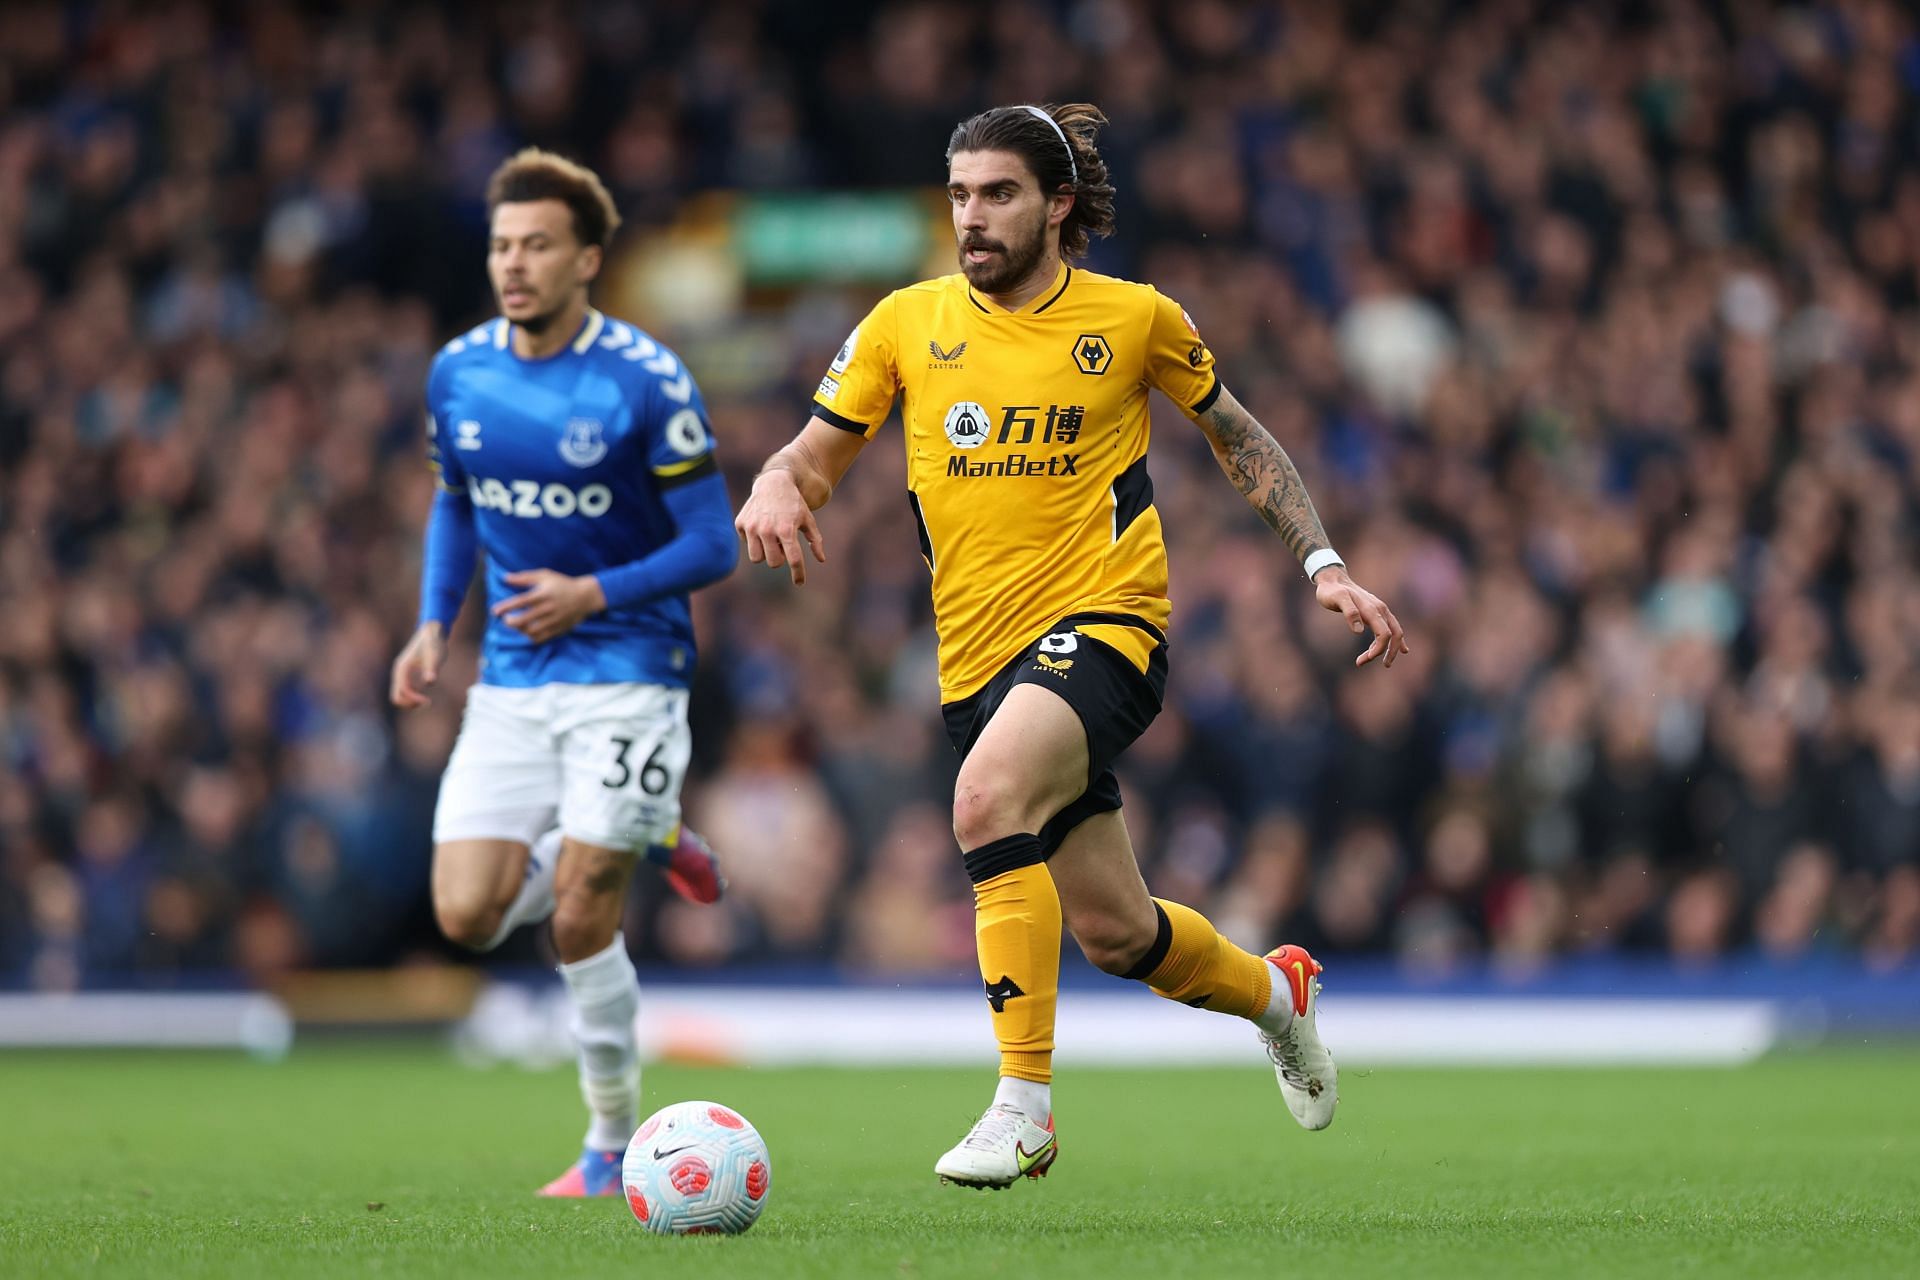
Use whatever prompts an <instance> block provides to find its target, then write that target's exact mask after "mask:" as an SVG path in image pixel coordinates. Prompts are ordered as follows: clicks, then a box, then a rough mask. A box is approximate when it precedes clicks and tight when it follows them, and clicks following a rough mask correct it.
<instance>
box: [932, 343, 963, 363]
mask: <svg viewBox="0 0 1920 1280" xmlns="http://www.w3.org/2000/svg"><path fill="white" fill-rule="evenodd" d="M966 349H967V344H966V343H964V342H963V343H961V344H960V345H959V346H957V347H955V348H954V349H953V350H951V351H942V350H941V349H940V344H939V343H937V342H934V341H932V340H931V339H929V340H928V342H927V350H928V351H930V352H932V353H933V358H934V359H935V360H937V361H939V362H940V363H941V364H952V363H954V362H955V361H957V360H959V359H960V357H961V356H962V355H963V354H964V353H965V352H966Z"/></svg>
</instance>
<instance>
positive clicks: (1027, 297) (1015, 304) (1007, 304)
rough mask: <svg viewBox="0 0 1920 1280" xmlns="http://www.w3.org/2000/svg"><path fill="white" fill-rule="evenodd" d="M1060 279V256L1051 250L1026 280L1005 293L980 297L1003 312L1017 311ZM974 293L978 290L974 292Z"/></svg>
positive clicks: (1042, 257)
mask: <svg viewBox="0 0 1920 1280" xmlns="http://www.w3.org/2000/svg"><path fill="white" fill-rule="evenodd" d="M1059 278H1060V255H1059V254H1058V253H1056V252H1054V251H1053V250H1052V249H1049V250H1047V252H1046V253H1044V254H1042V255H1041V258H1040V261H1039V262H1037V263H1035V264H1034V268H1033V270H1032V271H1031V272H1030V273H1028V275H1027V278H1026V279H1024V280H1022V281H1021V282H1020V283H1019V284H1018V285H1016V286H1015V287H1014V288H1012V289H1011V290H1009V291H1007V292H1006V293H983V294H981V296H982V297H984V298H986V299H987V300H988V301H990V302H992V303H993V305H994V306H996V307H999V308H1001V309H1002V310H1003V311H1018V310H1019V309H1020V308H1022V307H1024V306H1026V305H1027V304H1028V303H1029V302H1032V301H1033V300H1034V299H1035V298H1037V297H1039V296H1040V295H1041V294H1042V293H1045V292H1046V291H1047V290H1048V289H1050V288H1052V287H1053V282H1054V281H1055V280H1057V279H1059ZM975 292H976V293H978V292H979V290H975Z"/></svg>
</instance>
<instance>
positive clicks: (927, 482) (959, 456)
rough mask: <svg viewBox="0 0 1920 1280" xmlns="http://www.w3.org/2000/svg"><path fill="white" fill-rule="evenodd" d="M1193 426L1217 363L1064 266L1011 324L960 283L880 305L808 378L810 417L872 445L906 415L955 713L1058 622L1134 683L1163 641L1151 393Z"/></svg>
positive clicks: (944, 676)
mask: <svg viewBox="0 0 1920 1280" xmlns="http://www.w3.org/2000/svg"><path fill="white" fill-rule="evenodd" d="M1152 387H1158V388H1160V389H1161V390H1162V391H1164V392H1166V394H1167V395H1168V396H1169V397H1171V398H1172V400H1173V402H1174V403H1175V404H1178V405H1179V406H1180V407H1181V408H1183V409H1185V410H1186V411H1187V412H1188V413H1189V414H1192V415H1194V416H1198V415H1199V414H1200V413H1202V412H1204V411H1205V410H1206V408H1207V406H1208V405H1210V404H1212V403H1213V400H1214V398H1215V397H1216V396H1217V395H1218V394H1219V380H1218V378H1217V377H1216V375H1215V373H1214V368H1213V353H1212V352H1210V351H1208V350H1207V346H1206V344H1205V343H1204V342H1202V341H1201V340H1200V335H1199V333H1198V331H1197V330H1196V329H1195V328H1194V326H1193V322H1192V321H1191V320H1189V319H1188V318H1187V314H1186V312H1184V311H1182V310H1181V309H1180V307H1179V305H1178V304H1177V303H1175V302H1173V301H1172V300H1171V299H1169V298H1165V297H1162V296H1161V295H1160V294H1159V293H1158V292H1156V291H1155V290H1154V289H1153V288H1152V287H1151V286H1148V285H1142V284H1133V283H1131V282H1129V281H1125V280H1115V279H1112V278H1111V277H1108V276H1101V275H1095V274H1093V273H1092V272H1088V271H1076V270H1074V269H1073V268H1071V267H1065V266H1063V267H1062V268H1061V271H1060V273H1059V274H1058V275H1057V276H1056V277H1055V279H1054V282H1053V284H1052V285H1050V286H1049V287H1048V288H1046V289H1044V290H1042V291H1041V293H1040V294H1039V296H1037V297H1036V298H1034V299H1033V301H1031V302H1030V303H1028V304H1027V305H1026V306H1024V307H1022V308H1020V309H1019V310H1018V311H1007V310H1004V309H1002V308H1000V307H998V306H996V305H995V304H994V303H993V302H991V301H989V300H988V299H987V298H985V297H983V296H981V295H980V294H978V293H976V292H974V290H973V289H972V288H971V287H970V286H969V285H968V284H967V281H966V277H964V276H961V275H951V276H943V277H941V278H940V279H938V280H929V281H926V282H924V283H922V284H916V285H912V286H909V287H908V288H905V289H900V290H898V291H896V292H894V293H892V294H890V295H888V296H887V297H885V298H883V299H881V300H880V303H879V304H878V305H877V306H875V307H874V309H873V310H872V312H870V313H869V314H868V316H867V318H866V319H865V320H862V321H861V322H860V326H859V327H858V328H857V329H855V330H854V331H853V333H852V335H851V336H849V337H848V338H847V341H846V345H845V346H843V347H841V349H840V353H839V354H838V355H837V356H835V357H834V360H833V364H832V367H830V368H829V369H828V370H827V374H826V376H825V377H824V378H822V379H821V380H820V387H819V391H818V392H817V394H816V395H815V397H814V412H815V413H816V414H818V415H819V416H820V417H821V418H823V419H825V420H826V421H828V422H830V423H832V424H833V425H835V426H837V427H841V428H843V429H845V430H848V431H855V432H859V433H860V434H861V435H863V436H867V437H869V438H871V437H872V436H873V434H874V433H875V432H876V431H877V430H879V428H880V424H881V423H883V422H885V421H886V418H887V414H888V412H889V411H890V410H891V409H892V407H893V398H894V396H895V394H897V393H900V392H904V393H905V395H906V399H905V402H904V405H903V407H902V411H901V416H902V418H903V419H904V421H905V423H906V446H907V474H908V488H909V493H908V499H909V501H910V502H911V503H912V506H913V511H914V515H915V517H916V518H917V520H918V521H919V525H920V550H921V553H922V554H923V555H924V556H925V557H926V561H927V565H928V567H929V568H930V569H931V570H932V571H933V611H934V620H935V623H936V625H937V626H938V628H939V632H940V696H941V700H942V701H943V702H952V701H954V700H956V699H959V698H964V697H966V696H967V695H968V694H971V693H973V692H974V691H976V690H977V689H979V688H980V687H981V686H982V685H984V684H986V683H987V681H988V680H989V679H991V678H992V676H993V674H994V673H995V672H996V671H997V670H999V668H1000V667H1001V666H1003V665H1004V664H1005V663H1007V662H1009V661H1011V660H1012V658H1013V657H1014V655H1015V654H1017V653H1019V651H1020V650H1021V649H1022V648H1024V647H1025V646H1027V645H1029V644H1031V643H1032V642H1033V640H1034V637H1036V636H1038V635H1041V634H1042V633H1044V632H1045V631H1046V629H1047V628H1048V627H1049V626H1051V625H1052V624H1053V623H1054V622H1057V621H1058V620H1060V619H1061V618H1064V617H1066V616H1067V615H1068V614H1079V613H1110V614H1124V615H1129V617H1130V618H1132V619H1137V620H1139V622H1140V623H1144V624H1145V625H1144V626H1141V627H1139V628H1138V629H1135V628H1133V627H1130V626H1128V625H1127V623H1126V620H1125V619H1116V623H1115V625H1114V626H1112V627H1110V628H1109V627H1099V626H1096V627H1093V628H1087V627H1082V628H1081V629H1082V630H1086V631H1089V632H1090V633H1094V634H1096V635H1097V638H1099V639H1101V640H1103V641H1106V642H1108V643H1110V644H1112V645H1113V646H1114V647H1115V648H1118V649H1120V650H1121V652H1123V653H1126V654H1127V656H1128V657H1129V658H1131V659H1133V661H1134V663H1135V665H1137V666H1139V667H1141V668H1142V669H1143V670H1144V669H1145V666H1146V661H1147V654H1148V653H1149V652H1150V651H1151V649H1152V646H1153V643H1154V639H1153V635H1152V633H1153V632H1156V631H1159V630H1161V629H1164V628H1165V626H1166V624H1167V618H1168V615H1169V613H1170V612H1171V608H1170V606H1169V604H1168V602H1167V553H1166V545H1165V543H1164V542H1163V541H1162V539H1161V531H1160V515H1159V513H1158V512H1157V511H1155V510H1154V508H1153V486H1152V484H1151V482H1150V481H1149V480H1148V479H1147V464H1146V453H1147V392H1148V390H1149V388H1152Z"/></svg>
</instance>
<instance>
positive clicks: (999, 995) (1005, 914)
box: [967, 835, 1060, 1084]
mask: <svg viewBox="0 0 1920 1280" xmlns="http://www.w3.org/2000/svg"><path fill="white" fill-rule="evenodd" d="M1008 840H1015V841H1032V843H1033V848H1032V850H1031V851H1030V852H1031V854H1032V856H1033V857H1034V858H1035V861H1033V862H1030V863H1025V864H1024V865H1020V866H1015V867H1013V868H1012V869H1011V870H1006V871H1000V872H998V873H997V874H989V875H988V876H987V878H986V879H984V880H977V881H975V882H974V886H973V906H974V918H973V923H974V930H973V932H974V942H975V944H976V946H977V947H978V948H979V954H980V977H981V979H982V980H983V981H984V982H985V983H986V988H987V1003H988V1004H989V1005H990V1006H991V1008H992V1009H993V1034H994V1037H995V1038H996V1039H997V1040H999V1041H1000V1074H1001V1075H1003V1076H1014V1077H1016V1078H1017V1079H1021V1080H1031V1081H1033V1082H1034V1083H1036V1084H1047V1083H1050V1082H1051V1081H1052V1079H1053V1020H1054V1010H1055V1009H1056V1008H1057V1007H1058V1005H1059V1003H1060V894H1059V891H1058V890H1056V889H1055V888H1054V886H1053V876H1052V875H1051V874H1050V873H1049V872H1048V871H1047V867H1046V864H1045V863H1044V862H1041V861H1039V860H1038V856H1039V850H1040V842H1039V840H1038V839H1037V838H1036V837H1034V836H1031V835H1028V836H1024V837H1022V836H1012V837H1009V838H1008ZM1007 843H1008V841H1007V840H998V841H995V842H994V843H993V844H992V845H988V846H985V847H984V848H983V849H979V850H975V851H973V853H969V854H968V855H967V858H968V866H969V867H970V868H972V867H976V866H978V865H980V860H979V859H976V857H975V855H976V854H983V853H989V852H998V853H1001V854H1003V855H1004V854H1005V853H1006V852H1007V851H1006V850H1002V849H1000V846H1003V845H1006V844H1007ZM1028 852H1029V851H1027V850H1025V849H1024V846H1022V849H1021V850H1019V851H1018V852H1017V854H1016V856H1026V854H1027V853H1028ZM998 861H1001V862H1002V863H1003V864H1004V857H1003V858H1001V859H998Z"/></svg>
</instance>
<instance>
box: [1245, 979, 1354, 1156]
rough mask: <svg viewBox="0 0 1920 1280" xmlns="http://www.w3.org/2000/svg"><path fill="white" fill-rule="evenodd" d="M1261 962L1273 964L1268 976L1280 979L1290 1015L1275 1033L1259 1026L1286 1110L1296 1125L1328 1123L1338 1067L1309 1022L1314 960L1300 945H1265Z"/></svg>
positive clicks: (1314, 994) (1316, 998) (1314, 1004)
mask: <svg viewBox="0 0 1920 1280" xmlns="http://www.w3.org/2000/svg"><path fill="white" fill-rule="evenodd" d="M1267 963H1268V964H1270V965H1272V966H1273V967H1274V968H1275V969H1276V970H1278V972H1277V973H1276V974H1275V977H1274V981H1275V982H1285V983H1286V991H1287V994H1288V995H1289V996H1291V998H1292V1003H1293V1017H1292V1018H1291V1019H1290V1020H1289V1021H1288V1023H1287V1026H1286V1029H1285V1030H1284V1031H1281V1032H1278V1033H1277V1034H1269V1033H1268V1032H1267V1031H1266V1030H1264V1029H1262V1031H1261V1032H1260V1040H1261V1042H1262V1043H1263V1044H1265V1045H1266V1046H1267V1057H1268V1058H1270V1059H1272V1060H1273V1074H1274V1077H1275V1078H1276V1079H1277V1080H1279V1081H1280V1096H1281V1097H1282V1098H1285V1099H1286V1102H1287V1110H1289V1111H1291V1112H1293V1118H1294V1119H1295V1120H1298V1121H1299V1122H1300V1127H1301V1128H1303V1129H1324V1128H1326V1127H1327V1126H1328V1125H1330V1124H1332V1123H1333V1109H1334V1107H1335V1106H1336V1105H1337V1104H1338V1103H1339V1101H1340V1072H1339V1070H1338V1068H1336V1067H1335V1066H1334V1065H1333V1055H1332V1054H1330V1053H1328V1052H1327V1046H1326V1045H1324V1044H1322V1043H1321V1042H1320V1032H1319V1031H1318V1030H1317V1029H1316V1028H1315V1027H1314V1025H1313V1020H1314V1015H1315V1014H1316V1013H1317V1012H1318V1011H1319V1008H1320V982H1319V978H1318V975H1319V973H1320V962H1319V961H1318V960H1315V959H1314V958H1313V957H1312V956H1310V955H1308V954H1307V949H1306V948H1305V947H1296V946H1284V947H1276V948H1275V949H1274V950H1272V951H1269V952H1268V953H1267ZM1275 992H1276V994H1278V992H1279V988H1276V989H1275Z"/></svg>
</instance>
